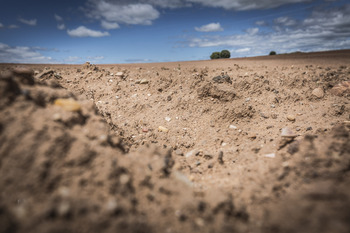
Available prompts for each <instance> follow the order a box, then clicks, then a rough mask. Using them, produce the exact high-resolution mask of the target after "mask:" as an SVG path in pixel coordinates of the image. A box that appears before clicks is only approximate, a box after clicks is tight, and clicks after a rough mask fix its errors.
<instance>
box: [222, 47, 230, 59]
mask: <svg viewBox="0 0 350 233" xmlns="http://www.w3.org/2000/svg"><path fill="white" fill-rule="evenodd" d="M230 57H231V53H230V51H228V50H226V49H224V50H222V51H221V53H220V58H230Z"/></svg>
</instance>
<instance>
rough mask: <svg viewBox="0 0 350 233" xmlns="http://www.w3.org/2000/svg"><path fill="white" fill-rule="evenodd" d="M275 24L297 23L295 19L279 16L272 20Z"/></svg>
mask: <svg viewBox="0 0 350 233" xmlns="http://www.w3.org/2000/svg"><path fill="white" fill-rule="evenodd" d="M274 23H275V24H279V25H283V26H294V25H296V24H297V21H296V20H295V19H291V18H289V17H279V18H277V19H275V20H274Z"/></svg>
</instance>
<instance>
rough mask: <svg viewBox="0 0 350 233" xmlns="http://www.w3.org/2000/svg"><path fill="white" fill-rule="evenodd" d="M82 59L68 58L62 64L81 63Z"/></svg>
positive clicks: (76, 57)
mask: <svg viewBox="0 0 350 233" xmlns="http://www.w3.org/2000/svg"><path fill="white" fill-rule="evenodd" d="M81 62H82V58H81V57H78V56H69V57H67V58H66V59H64V63H81Z"/></svg>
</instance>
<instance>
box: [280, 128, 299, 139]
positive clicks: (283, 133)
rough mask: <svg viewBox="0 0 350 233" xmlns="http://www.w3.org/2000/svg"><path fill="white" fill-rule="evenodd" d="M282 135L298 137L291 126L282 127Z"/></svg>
mask: <svg viewBox="0 0 350 233" xmlns="http://www.w3.org/2000/svg"><path fill="white" fill-rule="evenodd" d="M281 136H282V137H285V138H295V137H297V136H298V135H296V134H295V133H293V131H292V130H290V129H289V128H287V127H285V128H283V129H282V133H281Z"/></svg>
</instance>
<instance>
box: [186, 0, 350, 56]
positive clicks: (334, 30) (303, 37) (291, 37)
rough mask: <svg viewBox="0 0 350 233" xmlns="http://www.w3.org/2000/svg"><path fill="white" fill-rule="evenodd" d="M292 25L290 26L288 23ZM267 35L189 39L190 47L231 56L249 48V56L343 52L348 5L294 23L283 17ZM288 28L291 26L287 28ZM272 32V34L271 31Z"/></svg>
mask: <svg viewBox="0 0 350 233" xmlns="http://www.w3.org/2000/svg"><path fill="white" fill-rule="evenodd" d="M291 22H292V23H291ZM274 23H275V24H276V25H277V26H278V30H277V28H276V25H271V27H272V28H271V29H272V30H271V32H269V31H268V32H266V31H263V32H260V31H259V30H258V28H251V29H247V30H246V32H245V33H241V34H233V35H230V36H219V35H215V36H202V37H196V38H190V39H189V40H188V45H189V46H190V47H222V48H228V49H231V50H232V51H235V52H237V53H238V52H242V51H245V50H246V48H250V50H249V51H245V52H247V53H249V54H248V55H250V56H255V55H265V54H268V52H269V51H271V50H274V51H277V52H278V53H289V52H294V51H298V50H299V51H305V52H307V51H320V50H333V49H347V48H349V44H350V4H349V5H345V6H343V7H339V8H333V9H327V10H319V9H318V10H315V11H313V13H312V14H311V15H310V17H308V18H307V19H305V20H303V21H296V20H293V19H290V18H287V17H280V18H277V19H275V20H274ZM288 25H292V27H289V26H288ZM273 29H274V30H273Z"/></svg>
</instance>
